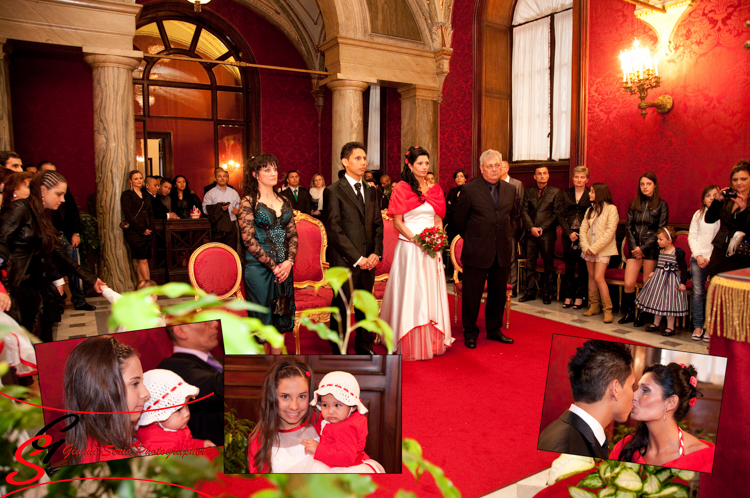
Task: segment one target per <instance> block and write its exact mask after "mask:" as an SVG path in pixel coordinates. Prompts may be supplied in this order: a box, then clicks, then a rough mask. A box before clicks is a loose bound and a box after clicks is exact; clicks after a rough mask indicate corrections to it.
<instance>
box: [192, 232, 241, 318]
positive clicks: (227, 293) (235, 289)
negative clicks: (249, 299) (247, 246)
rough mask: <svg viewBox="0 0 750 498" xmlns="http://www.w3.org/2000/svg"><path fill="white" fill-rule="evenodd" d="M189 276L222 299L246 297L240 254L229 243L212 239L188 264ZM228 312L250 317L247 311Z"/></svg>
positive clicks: (198, 250)
mask: <svg viewBox="0 0 750 498" xmlns="http://www.w3.org/2000/svg"><path fill="white" fill-rule="evenodd" d="M188 276H189V277H190V284H191V285H192V286H193V287H195V288H196V289H201V290H203V291H206V292H208V293H209V294H216V295H217V296H219V299H221V300H227V299H229V298H232V297H236V298H237V299H243V300H244V299H245V297H244V292H243V290H242V263H241V262H240V257H239V256H238V255H237V253H236V252H235V250H234V249H232V248H231V247H229V246H228V245H226V244H222V243H220V242H210V243H208V244H203V245H202V246H200V247H199V248H198V249H196V250H195V251H193V254H192V255H191V256H190V261H189V263H188ZM197 298H198V297H197V296H196V299H197ZM227 311H229V312H231V313H234V314H235V315H239V316H242V317H246V316H247V312H246V311H244V310H227Z"/></svg>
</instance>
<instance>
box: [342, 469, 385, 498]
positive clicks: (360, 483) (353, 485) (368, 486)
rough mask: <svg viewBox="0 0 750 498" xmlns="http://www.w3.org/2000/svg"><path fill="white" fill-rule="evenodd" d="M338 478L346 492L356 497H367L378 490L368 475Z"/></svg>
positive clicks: (344, 475)
mask: <svg viewBox="0 0 750 498" xmlns="http://www.w3.org/2000/svg"><path fill="white" fill-rule="evenodd" d="M338 478H339V481H340V482H341V483H342V484H344V486H345V488H346V489H347V490H349V491H350V492H352V493H354V494H356V495H357V496H365V495H369V494H370V493H374V492H375V490H376V489H378V487H377V485H376V484H375V483H374V482H373V481H372V477H370V476H368V475H357V474H341V475H339V476H338Z"/></svg>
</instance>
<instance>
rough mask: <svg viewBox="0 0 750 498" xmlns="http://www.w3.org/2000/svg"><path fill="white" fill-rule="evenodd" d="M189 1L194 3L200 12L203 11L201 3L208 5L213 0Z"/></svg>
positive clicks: (196, 9)
mask: <svg viewBox="0 0 750 498" xmlns="http://www.w3.org/2000/svg"><path fill="white" fill-rule="evenodd" d="M187 1H188V2H190V3H192V4H193V5H194V6H195V11H196V12H200V11H201V5H206V4H207V3H208V2H210V1H211V0H187Z"/></svg>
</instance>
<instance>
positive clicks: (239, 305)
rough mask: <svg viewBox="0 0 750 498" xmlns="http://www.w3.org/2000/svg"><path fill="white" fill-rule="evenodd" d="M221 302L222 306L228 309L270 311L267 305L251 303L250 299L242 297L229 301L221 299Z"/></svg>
mask: <svg viewBox="0 0 750 498" xmlns="http://www.w3.org/2000/svg"><path fill="white" fill-rule="evenodd" d="M221 303H222V304H221V306H222V307H224V308H226V309H228V310H248V311H257V312H258V313H268V311H269V310H268V308H266V307H265V306H261V305H260V304H256V303H251V302H250V301H243V300H242V299H231V300H229V301H221Z"/></svg>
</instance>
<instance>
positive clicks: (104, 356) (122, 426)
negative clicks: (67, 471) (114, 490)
mask: <svg viewBox="0 0 750 498" xmlns="http://www.w3.org/2000/svg"><path fill="white" fill-rule="evenodd" d="M63 388H64V393H65V409H66V410H75V411H83V412H100V413H97V414H86V415H82V416H81V417H80V419H79V420H78V423H77V424H76V425H74V426H73V427H72V428H71V429H69V430H68V431H67V432H66V433H65V442H66V444H69V445H72V449H73V451H71V452H70V456H69V457H68V458H69V460H68V462H66V463H67V464H68V465H76V464H80V463H93V462H101V461H104V460H116V459H118V458H129V457H131V456H136V451H135V448H134V447H133V443H134V442H135V423H136V422H138V419H139V418H140V416H141V414H140V413H138V412H139V411H140V410H143V405H144V403H145V402H146V401H147V400H148V399H149V397H150V395H149V392H148V389H146V388H145V387H144V385H143V368H142V367H141V361H140V360H139V359H138V353H137V352H136V350H135V349H133V348H131V347H130V346H127V345H125V344H123V343H121V342H119V341H118V340H117V339H115V338H114V337H112V336H101V337H91V338H89V339H86V340H85V341H83V342H81V343H80V344H79V345H78V346H76V347H75V349H74V350H73V351H72V352H71V353H70V356H69V357H68V361H67V362H66V363H65V375H64V377H63ZM112 412H136V413H119V414H115V413H112ZM104 449H106V451H105V452H103V451H102V450H104Z"/></svg>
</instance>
